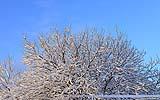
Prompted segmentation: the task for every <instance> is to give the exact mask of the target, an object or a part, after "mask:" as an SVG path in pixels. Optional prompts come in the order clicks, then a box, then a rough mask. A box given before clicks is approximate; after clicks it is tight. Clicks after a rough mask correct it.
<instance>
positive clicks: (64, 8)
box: [0, 0, 160, 66]
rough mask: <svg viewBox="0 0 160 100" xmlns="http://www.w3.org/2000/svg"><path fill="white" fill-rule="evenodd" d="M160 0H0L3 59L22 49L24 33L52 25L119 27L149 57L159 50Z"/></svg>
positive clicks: (16, 56)
mask: <svg viewBox="0 0 160 100" xmlns="http://www.w3.org/2000/svg"><path fill="white" fill-rule="evenodd" d="M159 5H160V1H159V0H0V59H1V60H3V59H5V58H6V57H7V56H8V55H10V56H12V57H13V58H14V60H15V62H16V64H17V66H19V65H20V59H21V57H22V52H23V34H24V33H27V35H28V36H29V37H30V38H31V39H35V37H36V36H37V34H38V33H40V32H45V31H47V30H49V29H50V28H51V27H53V26H57V27H64V26H66V25H71V26H72V28H73V29H74V30H80V29H84V28H85V27H86V26H89V27H97V28H104V29H105V30H106V31H107V32H110V33H112V32H115V28H116V27H117V26H118V28H119V29H120V30H121V31H122V32H124V33H125V34H126V35H127V37H128V39H129V40H132V43H133V45H135V46H136V47H137V48H138V49H140V50H145V51H146V52H147V57H150V56H155V55H156V54H158V55H159V54H160V52H159V51H160V45H159V43H160V38H159V37H160V28H159V27H160V6H159Z"/></svg>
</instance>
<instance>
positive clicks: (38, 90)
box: [3, 29, 160, 100]
mask: <svg viewBox="0 0 160 100" xmlns="http://www.w3.org/2000/svg"><path fill="white" fill-rule="evenodd" d="M144 55H145V52H141V51H139V50H138V49H136V48H135V47H134V46H132V45H131V43H130V41H128V40H127V39H126V38H125V37H124V36H123V35H121V34H118V35H117V36H116V37H113V36H111V35H103V34H102V33H100V32H98V31H96V30H95V29H93V30H87V31H84V32H81V33H79V34H74V33H73V32H72V31H71V30H70V29H65V31H64V32H60V31H58V30H55V31H54V32H53V33H52V34H50V35H48V36H40V37H39V43H34V42H32V41H29V40H28V39H26V38H25V54H24V59H23V61H24V64H25V65H27V67H28V68H27V70H26V71H25V72H24V73H21V75H20V76H19V77H18V78H17V79H16V80H15V81H14V82H15V85H14V87H12V92H11V93H12V94H13V98H14V99H15V100H50V99H54V100H66V99H67V98H68V99H73V98H74V99H76V98H75V97H73V96H78V95H96V94H101V95H105V94H158V93H159V86H160V84H159V83H160V78H159V71H158V70H157V69H156V66H157V64H159V61H160V60H159V59H157V60H151V62H149V63H148V64H145V63H144ZM3 92H4V91H3ZM77 99H78V98H77ZM85 99H87V98H85Z"/></svg>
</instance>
